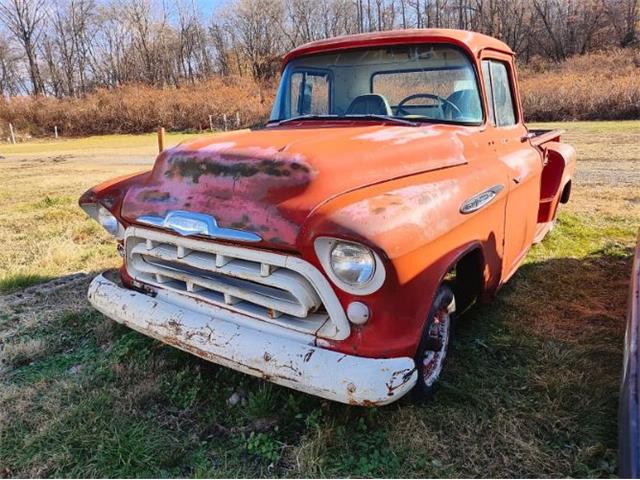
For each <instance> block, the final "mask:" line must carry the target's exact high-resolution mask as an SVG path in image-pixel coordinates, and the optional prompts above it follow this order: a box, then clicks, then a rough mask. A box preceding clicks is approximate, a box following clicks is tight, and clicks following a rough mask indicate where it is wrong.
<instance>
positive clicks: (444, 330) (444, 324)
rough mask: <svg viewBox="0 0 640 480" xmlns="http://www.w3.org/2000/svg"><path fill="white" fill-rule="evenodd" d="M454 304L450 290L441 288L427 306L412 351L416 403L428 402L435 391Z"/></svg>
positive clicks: (447, 347)
mask: <svg viewBox="0 0 640 480" xmlns="http://www.w3.org/2000/svg"><path fill="white" fill-rule="evenodd" d="M455 305H456V303H455V298H454V295H453V292H452V291H451V289H450V288H449V287H448V286H446V285H441V286H440V287H439V288H438V290H437V291H436V294H435V297H434V300H433V303H432V304H431V309H430V311H429V317H428V319H427V322H426V325H425V329H424V331H423V332H422V337H421V339H420V343H419V345H418V349H417V351H416V357H415V362H416V367H417V369H418V382H417V383H416V386H415V387H414V395H415V398H416V399H417V400H419V401H424V400H429V399H431V397H433V394H434V393H435V391H436V388H437V383H438V380H439V378H440V374H441V373H442V368H443V366H444V362H445V360H446V358H447V351H448V349H449V341H450V339H451V321H452V317H453V314H454V313H455Z"/></svg>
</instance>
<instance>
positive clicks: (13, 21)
mask: <svg viewBox="0 0 640 480" xmlns="http://www.w3.org/2000/svg"><path fill="white" fill-rule="evenodd" d="M639 23H640V0H315V1H311V0H228V1H227V2H226V3H224V4H223V5H221V6H219V7H217V8H215V9H214V8H213V7H211V8H207V5H206V4H203V3H197V2H196V1H195V0H55V1H49V0H0V93H1V94H2V95H3V96H15V95H24V94H34V95H50V96H55V97H59V98H62V97H81V96H83V95H85V94H86V93H88V92H91V91H93V90H96V89H98V88H116V87H119V86H122V85H126V84H131V83H144V84H147V85H151V86H155V87H168V86H173V87H181V86H183V85H185V84H194V83H196V82H198V81H200V80H203V79H206V78H210V77H212V76H215V75H220V76H223V77H227V76H234V75H238V76H250V77H252V78H253V79H254V80H256V81H257V82H258V83H259V84H260V83H262V84H264V83H266V82H269V81H270V80H272V79H273V77H274V76H275V75H277V72H278V68H279V59H280V57H281V56H282V54H284V53H285V52H286V51H287V50H289V49H291V48H293V47H296V46H298V45H300V44H302V43H305V42H309V41H313V40H318V39H323V38H327V37H333V36H337V35H345V34H353V33H360V32H370V31H380V30H389V29H394V28H460V29H466V30H474V31H479V32H483V33H486V34H488V35H491V36H494V37H497V38H500V39H502V40H504V41H505V42H506V43H508V44H509V45H510V46H511V48H513V49H514V50H515V51H516V53H517V54H518V55H519V59H520V60H521V61H523V62H528V61H530V60H531V59H533V58H536V57H543V58H547V59H551V60H554V61H561V60H564V59H566V58H568V57H570V56H573V55H576V54H584V53H587V52H589V51H593V50H601V49H604V48H607V47H622V48H626V47H632V46H637V45H638V42H639V39H638V37H639V35H638V28H639Z"/></svg>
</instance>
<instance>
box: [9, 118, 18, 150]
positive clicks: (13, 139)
mask: <svg viewBox="0 0 640 480" xmlns="http://www.w3.org/2000/svg"><path fill="white" fill-rule="evenodd" d="M9 133H10V134H11V143H13V144H14V145H15V144H16V132H14V131H13V125H11V123H9Z"/></svg>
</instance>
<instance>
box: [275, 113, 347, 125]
mask: <svg viewBox="0 0 640 480" xmlns="http://www.w3.org/2000/svg"><path fill="white" fill-rule="evenodd" d="M336 118H339V117H337V116H336V115H313V114H308V115H298V116H297V117H291V118H283V119H282V120H270V121H269V122H268V123H275V124H276V125H284V124H285V123H291V122H298V121H300V120H334V119H336Z"/></svg>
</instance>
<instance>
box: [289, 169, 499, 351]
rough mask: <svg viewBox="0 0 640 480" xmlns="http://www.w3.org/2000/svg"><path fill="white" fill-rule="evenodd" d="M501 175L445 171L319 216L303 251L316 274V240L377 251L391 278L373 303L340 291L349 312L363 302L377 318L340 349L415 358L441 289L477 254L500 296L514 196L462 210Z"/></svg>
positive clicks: (394, 184)
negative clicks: (507, 212)
mask: <svg viewBox="0 0 640 480" xmlns="http://www.w3.org/2000/svg"><path fill="white" fill-rule="evenodd" d="M499 175H500V174H499V172H497V171H492V170H491V169H489V168H486V169H473V170H471V169H470V168H469V167H467V166H459V167H453V168H448V169H442V170H440V171H436V172H429V173H427V174H421V175H416V176H412V177H407V178H403V179H400V180H395V181H390V182H386V183H384V184H379V185H375V186H372V187H368V188H366V189H361V190H358V191H356V192H351V193H348V194H345V195H342V196H340V197H338V198H336V199H334V200H332V201H331V202H328V203H326V204H324V205H323V206H322V207H321V208H319V209H318V210H317V211H315V212H314V213H313V215H312V217H310V219H309V221H308V222H307V224H305V226H304V228H303V229H302V231H301V234H302V235H303V237H302V238H301V239H300V240H299V242H298V244H299V246H300V248H301V250H305V249H306V251H304V252H303V254H304V255H305V257H306V258H308V259H313V260H315V263H316V266H319V262H318V260H317V258H315V253H314V252H313V251H312V245H313V240H314V239H315V238H316V237H318V236H329V237H337V238H344V239H347V240H352V241H358V242H361V243H364V244H366V245H368V246H370V247H372V248H374V249H375V250H376V251H377V252H378V253H379V255H380V257H381V258H382V259H383V261H384V263H385V268H386V270H387V275H386V279H385V283H384V284H383V286H382V287H381V288H380V289H379V290H378V291H377V292H375V293H373V294H370V295H366V296H361V297H358V296H355V295H350V294H346V293H345V292H342V291H341V290H340V289H339V288H338V287H336V286H335V285H334V290H336V294H337V295H338V297H339V298H340V300H341V302H342V304H343V306H344V307H345V308H346V306H347V305H348V303H349V302H351V301H355V300H358V301H361V302H364V303H365V304H367V305H368V306H369V308H370V310H371V312H372V315H371V319H370V320H369V322H368V323H367V324H365V325H364V326H362V327H357V326H356V327H355V328H354V329H353V334H352V335H351V336H350V337H349V338H348V339H347V340H344V341H341V342H336V343H334V345H333V348H336V349H338V350H342V351H345V352H349V353H354V352H355V353H357V354H359V355H363V356H394V355H398V354H401V355H413V353H414V352H415V349H416V348H417V344H418V341H419V338H420V335H421V333H422V329H423V326H424V322H425V321H426V318H427V314H428V311H429V308H430V305H431V301H432V299H433V295H434V294H435V291H436V289H437V287H438V286H439V285H440V283H441V281H442V279H443V278H444V276H445V275H446V273H447V272H448V271H449V269H450V268H451V267H452V266H453V265H455V263H456V261H457V259H459V258H460V256H461V255H462V254H464V252H466V251H468V250H469V249H470V248H473V247H479V248H481V249H482V252H483V258H484V259H485V264H486V268H485V272H484V280H485V281H484V284H485V286H486V289H487V290H488V291H491V290H492V289H493V290H494V289H495V288H497V285H498V284H499V280H500V271H501V249H502V238H503V230H504V209H505V201H506V191H505V190H506V189H503V190H502V192H500V193H499V194H498V196H497V197H496V198H495V199H494V200H493V201H492V202H491V203H490V204H488V205H487V206H486V207H484V208H483V209H481V210H478V211H476V212H473V213H470V214H462V213H460V207H461V205H462V204H463V203H464V202H465V200H467V199H469V198H470V197H472V196H473V195H475V194H477V193H478V192H481V191H483V190H485V189H486V188H487V187H490V186H494V185H496V183H497V182H498V181H499V180H498V179H499V178H500V177H499ZM319 267H320V266H319ZM320 268H321V267H320Z"/></svg>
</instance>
